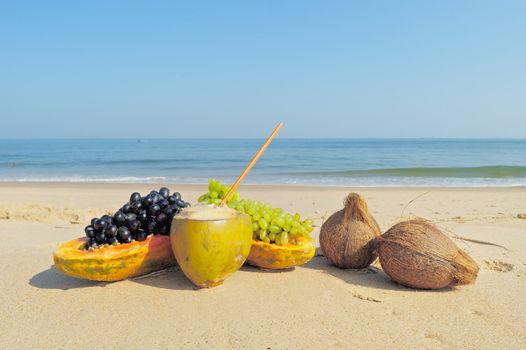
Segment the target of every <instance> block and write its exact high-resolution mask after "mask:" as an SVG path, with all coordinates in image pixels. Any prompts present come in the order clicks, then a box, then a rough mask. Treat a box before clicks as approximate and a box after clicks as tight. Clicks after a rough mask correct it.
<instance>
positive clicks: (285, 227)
mask: <svg viewBox="0 0 526 350" xmlns="http://www.w3.org/2000/svg"><path fill="white" fill-rule="evenodd" d="M290 228H291V227H290V225H289V224H287V223H286V222H285V225H283V231H287V232H290Z"/></svg>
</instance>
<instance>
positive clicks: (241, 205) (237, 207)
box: [235, 203, 245, 213]
mask: <svg viewBox="0 0 526 350" xmlns="http://www.w3.org/2000/svg"><path fill="white" fill-rule="evenodd" d="M235 209H236V210H237V211H240V212H242V213H244V212H245V207H243V204H239V203H238V204H236V207H235Z"/></svg>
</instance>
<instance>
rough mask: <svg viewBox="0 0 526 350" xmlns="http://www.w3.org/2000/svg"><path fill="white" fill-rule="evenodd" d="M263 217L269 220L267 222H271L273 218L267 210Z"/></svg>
mask: <svg viewBox="0 0 526 350" xmlns="http://www.w3.org/2000/svg"><path fill="white" fill-rule="evenodd" d="M263 217H264V218H265V220H267V222H270V221H271V220H272V216H271V215H270V214H269V213H268V212H265V214H263Z"/></svg>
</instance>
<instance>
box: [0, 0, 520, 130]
mask: <svg viewBox="0 0 526 350" xmlns="http://www.w3.org/2000/svg"><path fill="white" fill-rule="evenodd" d="M525 14H526V2H524V1H435V2H432V1H401V2H398V1H186V2H177V1H122V2H121V1H85V2H82V3H81V2H78V1H64V2H57V1H34V2H31V1H11V2H7V1H4V2H1V3H0V120H1V121H2V126H1V128H0V138H11V137H15V138H18V137H43V138H54V137H96V138H98V137H117V138H121V137H133V138H135V137H144V138H150V137H264V136H266V135H267V134H268V133H269V132H270V131H271V130H272V128H273V127H274V126H275V124H276V122H277V121H278V120H282V121H283V122H284V124H285V126H284V128H283V130H282V132H281V133H280V136H281V137H526V45H525V42H526V21H525V20H524V18H525Z"/></svg>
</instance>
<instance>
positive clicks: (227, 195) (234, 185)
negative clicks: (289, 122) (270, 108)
mask: <svg viewBox="0 0 526 350" xmlns="http://www.w3.org/2000/svg"><path fill="white" fill-rule="evenodd" d="M282 126H283V123H282V122H279V123H278V126H276V128H275V129H274V131H273V132H272V134H270V136H269V137H268V139H267V141H265V143H264V144H263V146H261V148H260V149H259V151H258V152H257V153H256V155H255V156H254V158H252V160H251V161H250V163H248V165H247V167H246V168H245V170H243V172H242V173H241V175H239V177H238V178H237V180H236V182H234V184H233V185H232V187H230V189H229V190H228V192H227V193H226V194H225V196H224V197H223V200H222V201H221V203H219V206H220V207H222V206H224V205H225V203H226V202H227V201H228V199H229V198H230V196H232V194H233V193H234V191H235V190H236V188H237V186H239V184H240V183H241V181H243V179H244V178H245V176H247V174H248V172H249V171H250V169H252V167H253V166H254V164H256V162H257V161H258V159H259V157H260V156H261V155H262V154H263V152H265V150H266V149H267V147H268V145H270V143H271V142H272V139H274V136H276V135H277V134H278V132H279V130H280V129H281V127H282Z"/></svg>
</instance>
